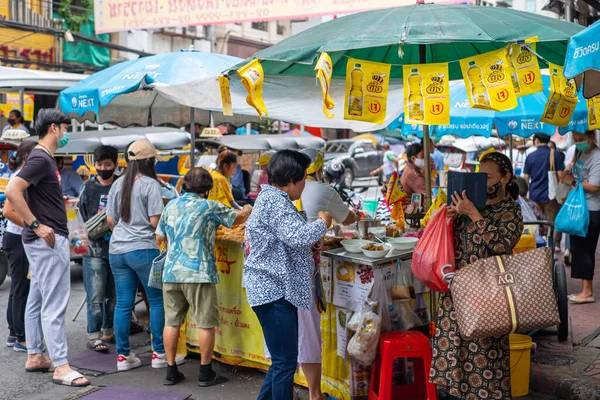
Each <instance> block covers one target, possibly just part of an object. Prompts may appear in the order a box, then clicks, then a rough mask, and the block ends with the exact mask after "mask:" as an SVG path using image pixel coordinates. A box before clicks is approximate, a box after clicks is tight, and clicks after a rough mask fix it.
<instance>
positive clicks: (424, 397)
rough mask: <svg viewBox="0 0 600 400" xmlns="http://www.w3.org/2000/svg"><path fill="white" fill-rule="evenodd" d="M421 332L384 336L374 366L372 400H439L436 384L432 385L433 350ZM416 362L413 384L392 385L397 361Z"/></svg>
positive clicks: (370, 399) (387, 333)
mask: <svg viewBox="0 0 600 400" xmlns="http://www.w3.org/2000/svg"><path fill="white" fill-rule="evenodd" d="M430 346H431V345H430V343H429V339H427V337H426V336H425V335H423V334H422V333H421V332H384V333H382V334H381V339H380V340H379V353H378V354H377V359H376V360H375V363H374V364H373V369H372V372H371V384H370V387H369V400H437V392H436V387H435V385H434V384H432V383H429V370H430V367H431V347H430ZM397 358H413V359H414V382H415V383H414V384H411V385H392V378H393V369H394V360H396V359H397Z"/></svg>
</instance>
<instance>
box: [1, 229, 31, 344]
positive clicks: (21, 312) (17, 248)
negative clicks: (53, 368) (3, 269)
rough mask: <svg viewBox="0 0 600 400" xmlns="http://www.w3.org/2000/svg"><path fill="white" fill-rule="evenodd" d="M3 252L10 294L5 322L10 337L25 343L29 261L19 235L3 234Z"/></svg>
mask: <svg viewBox="0 0 600 400" xmlns="http://www.w3.org/2000/svg"><path fill="white" fill-rule="evenodd" d="M4 251H5V252H6V257H7V258H8V264H9V265H10V294H9V296H8V307H7V309H6V320H7V321H8V329H9V331H10V336H16V337H17V340H18V341H19V342H25V307H26V306H27V296H28V295H29V279H27V273H28V272H29V261H28V260H27V255H26V254H25V249H24V248H23V242H22V241H21V235H15V234H14V233H10V232H5V233H4Z"/></svg>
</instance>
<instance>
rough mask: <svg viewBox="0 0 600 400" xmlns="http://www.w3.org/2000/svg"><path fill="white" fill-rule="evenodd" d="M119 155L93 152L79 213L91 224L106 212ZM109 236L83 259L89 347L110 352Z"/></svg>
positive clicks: (112, 301) (112, 285) (112, 287)
mask: <svg viewBox="0 0 600 400" xmlns="http://www.w3.org/2000/svg"><path fill="white" fill-rule="evenodd" d="M118 157H119V151H118V150H117V149H116V148H115V147H111V146H99V147H97V148H96V150H94V159H95V167H96V174H97V175H96V176H94V177H92V178H90V179H88V180H87V181H86V182H85V183H84V184H83V186H82V187H81V196H80V197H79V211H80V212H81V217H82V218H83V220H84V221H88V220H90V219H91V218H93V217H94V216H95V215H96V214H98V213H101V212H102V211H103V210H104V209H105V208H106V202H107V200H108V193H109V192H110V188H111V187H112V185H113V182H114V181H115V179H116V176H115V169H116V167H117V161H118ZM110 236H111V234H110V232H107V233H106V234H105V235H104V237H102V238H100V239H98V240H92V239H90V241H89V242H90V244H89V255H88V256H85V257H83V285H84V287H85V291H86V304H87V334H88V340H89V343H88V345H87V347H88V348H89V349H90V350H92V351H98V352H107V351H108V346H107V342H111V343H114V334H113V315H114V312H115V299H116V295H115V281H114V278H113V275H112V271H111V269H110V263H109V261H108V248H109V244H110Z"/></svg>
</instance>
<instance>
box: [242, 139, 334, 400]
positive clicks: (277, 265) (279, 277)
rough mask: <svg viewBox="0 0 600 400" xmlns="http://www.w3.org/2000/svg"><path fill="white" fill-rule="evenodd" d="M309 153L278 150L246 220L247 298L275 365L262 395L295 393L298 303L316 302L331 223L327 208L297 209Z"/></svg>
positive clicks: (303, 305)
mask: <svg viewBox="0 0 600 400" xmlns="http://www.w3.org/2000/svg"><path fill="white" fill-rule="evenodd" d="M310 162H311V161H310V157H308V156H307V155H305V154H302V153H299V152H297V151H292V150H282V151H280V152H278V153H277V154H275V155H274V156H273V158H272V159H271V161H270V162H269V165H268V166H267V175H268V177H269V183H270V185H263V186H262V191H261V192H260V194H259V195H258V198H257V199H256V203H255V205H254V210H253V211H252V214H251V215H250V218H249V219H248V221H247V222H246V240H247V246H248V248H247V252H248V255H247V257H246V268H245V269H244V281H245V286H246V294H247V296H248V303H249V304H250V306H251V307H252V309H253V310H254V312H255V313H256V316H257V317H258V320H259V321H260V325H261V326H262V329H263V333H264V336H265V342H266V343H267V347H268V349H269V352H270V353H271V361H272V365H271V368H269V372H268V373H267V376H266V377H265V381H264V383H263V386H262V389H261V391H260V394H259V395H258V399H259V400H262V399H277V400H280V399H282V400H285V399H292V397H293V390H294V389H293V386H294V373H295V371H296V365H297V360H298V308H301V309H305V310H310V308H311V306H312V292H311V281H312V275H311V274H312V271H313V270H314V268H315V265H314V259H313V256H312V250H311V249H312V246H313V245H314V244H315V243H316V242H318V241H319V239H321V237H322V236H323V235H325V233H326V232H327V228H328V227H330V226H331V224H332V219H331V217H330V216H329V214H328V213H324V212H321V213H319V215H318V219H317V220H316V221H315V222H313V223H310V224H309V223H307V222H306V219H305V218H304V217H303V216H302V215H301V214H300V213H299V212H298V210H297V209H296V206H295V205H294V203H293V202H295V201H296V200H298V199H300V197H301V195H302V191H303V190H304V185H305V182H306V169H307V168H308V167H309V165H310Z"/></svg>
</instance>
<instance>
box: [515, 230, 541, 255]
mask: <svg viewBox="0 0 600 400" xmlns="http://www.w3.org/2000/svg"><path fill="white" fill-rule="evenodd" d="M535 249H536V240H535V236H533V235H532V234H530V233H526V234H524V235H521V239H519V242H518V243H517V245H516V246H515V248H514V249H513V253H514V254H516V253H523V252H525V251H529V250H535Z"/></svg>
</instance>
